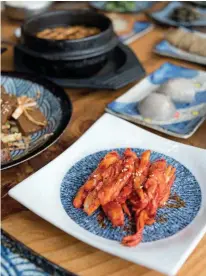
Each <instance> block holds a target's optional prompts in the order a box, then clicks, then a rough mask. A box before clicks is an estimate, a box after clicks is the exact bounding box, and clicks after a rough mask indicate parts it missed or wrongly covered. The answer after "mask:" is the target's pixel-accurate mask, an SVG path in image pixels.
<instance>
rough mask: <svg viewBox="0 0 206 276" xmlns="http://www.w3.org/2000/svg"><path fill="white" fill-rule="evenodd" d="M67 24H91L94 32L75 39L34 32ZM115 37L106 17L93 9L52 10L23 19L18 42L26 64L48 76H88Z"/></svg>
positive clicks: (101, 61)
mask: <svg viewBox="0 0 206 276" xmlns="http://www.w3.org/2000/svg"><path fill="white" fill-rule="evenodd" d="M68 25H71V26H72V25H84V26H93V27H97V28H99V29H100V30H101V32H100V33H99V34H97V35H94V36H90V37H86V38H82V39H76V40H50V39H43V38H38V37H37V36H36V35H35V34H36V33H37V32H39V31H41V30H43V29H45V28H51V27H56V26H68ZM118 42H119V41H118V38H117V36H116V35H115V33H114V31H113V27H112V22H111V21H110V19H109V18H107V17H106V16H104V15H101V14H98V13H96V12H91V11H87V10H83V11H77V10H72V11H52V12H47V13H44V14H41V15H38V16H35V17H33V18H31V19H29V20H27V21H26V22H25V23H24V24H23V26H22V35H21V44H20V45H18V46H19V47H20V48H21V50H22V51H24V52H25V54H26V55H27V56H28V59H26V60H25V62H26V63H27V66H29V67H30V68H32V69H33V70H35V71H36V70H38V71H39V70H40V72H41V73H45V74H47V75H49V76H53V77H54V76H56V77H61V76H64V77H66V76H71V77H88V76H92V75H93V74H95V73H97V72H98V71H99V70H100V69H101V68H102V67H103V66H104V64H105V62H106V61H107V58H108V54H109V53H110V52H111V51H112V50H113V49H114V48H115V47H116V46H117V44H118Z"/></svg>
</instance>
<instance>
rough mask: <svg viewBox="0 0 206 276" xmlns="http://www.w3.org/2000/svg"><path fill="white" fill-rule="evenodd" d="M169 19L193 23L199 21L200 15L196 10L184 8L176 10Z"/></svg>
mask: <svg viewBox="0 0 206 276" xmlns="http://www.w3.org/2000/svg"><path fill="white" fill-rule="evenodd" d="M169 17H170V19H172V20H174V21H176V22H192V21H195V20H198V19H199V18H200V15H199V14H198V12H197V11H196V10H195V9H194V8H191V7H186V6H184V7H177V8H175V9H174V10H173V11H172V13H171V14H170V16H169Z"/></svg>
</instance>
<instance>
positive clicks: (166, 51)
mask: <svg viewBox="0 0 206 276" xmlns="http://www.w3.org/2000/svg"><path fill="white" fill-rule="evenodd" d="M153 51H154V52H155V53H156V54H158V55H161V56H167V57H173V58H178V59H182V60H186V61H191V62H194V63H198V64H203V65H206V57H203V56H199V55H196V54H192V53H189V52H186V51H184V50H181V49H179V48H177V47H175V46H173V45H171V44H170V43H169V42H168V41H167V40H162V41H161V42H160V43H158V44H157V45H156V46H155V48H154V50H153Z"/></svg>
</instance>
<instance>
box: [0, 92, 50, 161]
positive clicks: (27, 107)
mask: <svg viewBox="0 0 206 276" xmlns="http://www.w3.org/2000/svg"><path fill="white" fill-rule="evenodd" d="M37 97H38V94H37ZM46 125H47V120H46V118H45V116H44V114H43V113H42V112H41V111H40V109H39V108H38V106H37V102H36V99H35V98H29V97H27V96H20V97H16V96H15V95H11V94H8V93H6V91H5V89H4V88H3V87H1V157H2V159H1V161H2V163H4V162H7V161H9V160H10V158H11V156H10V151H12V150H15V149H27V148H28V147H29V144H30V134H33V133H35V132H37V131H39V130H41V129H42V128H44V127H45V126H46Z"/></svg>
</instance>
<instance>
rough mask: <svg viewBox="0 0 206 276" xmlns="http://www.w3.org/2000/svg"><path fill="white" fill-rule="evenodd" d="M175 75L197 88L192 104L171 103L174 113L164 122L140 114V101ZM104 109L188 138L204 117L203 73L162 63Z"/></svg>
mask: <svg viewBox="0 0 206 276" xmlns="http://www.w3.org/2000/svg"><path fill="white" fill-rule="evenodd" d="M175 78H186V79H188V81H190V82H191V86H193V87H194V89H195V91H196V96H195V100H194V101H193V102H192V103H179V102H174V104H175V107H176V110H177V112H176V113H175V115H174V117H172V118H171V119H170V120H167V121H155V120H154V119H153V118H144V117H142V116H141V115H140V113H139V110H138V103H139V101H141V99H143V98H144V97H146V96H147V95H148V94H150V93H151V92H152V91H156V90H158V89H159V87H160V85H161V84H164V83H165V82H167V81H168V80H171V79H175ZM106 111H107V112H109V113H111V114H113V115H116V116H118V117H121V118H123V119H126V120H128V121H131V122H133V123H136V124H140V125H145V126H148V127H150V128H153V129H156V130H158V131H160V132H164V133H166V134H169V135H171V136H175V137H180V138H188V137H190V136H191V135H192V134H193V133H194V132H195V131H196V130H197V129H198V127H199V126H200V125H201V124H202V123H203V122H204V120H205V116H206V73H205V72H203V71H198V70H193V69H188V68H185V67H181V66H177V65H174V64H172V63H165V64H163V65H162V66H161V67H160V68H159V69H157V70H156V71H154V72H153V73H152V74H150V75H149V76H147V77H146V78H145V79H143V80H142V81H141V82H139V83H138V84H137V85H135V86H134V87H132V88H131V89H130V90H129V91H128V92H126V93H125V94H123V95H122V96H121V97H119V98H118V99H116V100H115V101H113V102H111V103H110V104H108V106H107V108H106Z"/></svg>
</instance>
